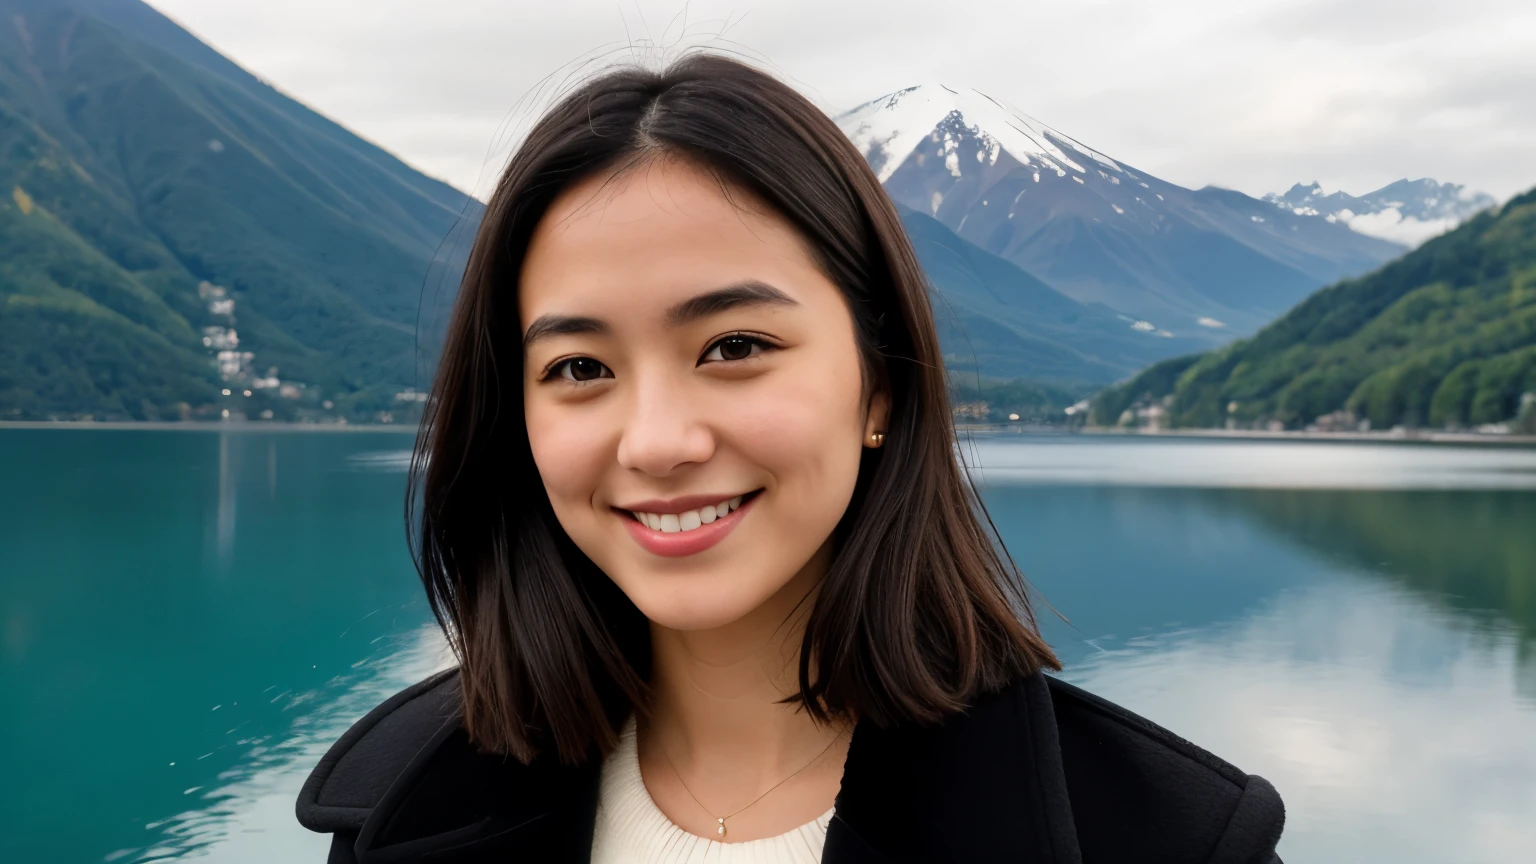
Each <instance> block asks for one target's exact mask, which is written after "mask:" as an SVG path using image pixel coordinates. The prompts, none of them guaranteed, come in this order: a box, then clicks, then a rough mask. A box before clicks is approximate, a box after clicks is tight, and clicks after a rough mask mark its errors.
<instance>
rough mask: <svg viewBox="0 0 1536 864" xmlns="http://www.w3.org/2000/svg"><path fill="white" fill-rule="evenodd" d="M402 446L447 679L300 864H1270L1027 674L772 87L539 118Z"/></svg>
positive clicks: (808, 151)
mask: <svg viewBox="0 0 1536 864" xmlns="http://www.w3.org/2000/svg"><path fill="white" fill-rule="evenodd" d="M429 406H430V407H429V410H428V414H427V417H426V419H425V421H424V422H423V424H422V431H421V434H420V437H419V439H418V443H417V450H416V460H415V463H414V471H413V478H412V480H413V483H412V488H413V490H415V492H416V493H417V494H419V499H416V500H413V502H412V504H411V507H410V508H409V509H410V512H412V513H415V514H416V516H415V520H417V521H415V523H414V524H413V528H414V530H415V532H416V533H417V540H418V544H417V546H418V564H419V567H420V570H421V573H422V576H423V579H424V581H425V583H426V587H427V592H428V595H429V597H430V599H431V602H432V606H433V609H434V610H435V612H436V614H437V617H438V621H439V622H440V624H441V625H442V628H443V631H444V633H445V634H446V635H447V638H448V641H449V643H450V644H451V646H452V648H453V650H454V652H455V654H456V656H457V659H458V661H459V662H458V665H457V667H456V668H455V669H452V670H449V671H448V672H445V673H442V674H439V675H437V676H434V677H432V678H429V679H428V680H426V681H423V682H421V683H420V684H417V685H416V686H414V687H411V688H409V689H407V690H405V691H404V692H402V693H400V694H398V695H396V696H395V697H393V698H392V699H390V700H388V701H387V702H385V703H384V704H383V705H380V706H379V707H378V708H376V709H375V710H374V711H373V712H371V713H370V714H368V716H366V717H364V718H363V719H362V720H360V721H359V722H358V723H357V724H356V725H355V726H354V727H353V728H352V729H351V730H350V731H348V732H347V733H346V734H345V735H344V736H343V737H342V738H341V739H340V740H339V741H338V742H337V743H336V744H335V745H334V746H333V747H332V749H331V751H330V752H329V753H328V754H327V755H326V756H325V758H324V759H323V760H321V762H320V764H319V765H318V766H317V767H316V768H315V770H314V773H313V775H312V776H311V777H310V779H309V781H308V783H307V784H306V785H305V787H304V790H303V793H302V794H301V796H300V799H299V802H298V815H299V819H300V821H301V822H303V824H305V825H306V826H308V827H309V828H312V829H314V830H317V831H324V832H331V833H333V834H334V840H333V843H332V851H331V857H330V860H331V861H332V862H360V864H382V862H404V861H432V862H470V861H475V862H479V861H485V862H492V861H494V862H507V864H510V862H578V861H579V862H588V861H591V862H599V864H608V862H620V861H624V862H629V861H643V862H704V861H711V862H749V861H750V862H817V861H826V862H841V864H848V862H894V861H923V862H938V861H956V862H959V861H965V862H976V861H986V862H993V861H1018V862H1079V861H1086V862H1122V861H1158V862H1196V861H1198V862H1231V864H1238V862H1245V864H1246V862H1273V861H1277V860H1278V859H1277V858H1276V857H1275V852H1274V849H1275V844H1276V842H1277V840H1278V838H1279V834H1280V830H1281V825H1282V822H1283V813H1284V811H1283V808H1282V806H1281V802H1280V799H1279V797H1278V796H1277V794H1276V793H1275V790H1274V788H1273V787H1271V786H1270V785H1269V784H1268V783H1267V782H1265V781H1264V780H1263V779H1261V778H1259V777H1255V776H1251V775H1247V774H1244V773H1243V772H1242V771H1239V770H1237V769H1236V768H1234V767H1233V766H1231V765H1229V764H1227V763H1225V762H1223V761H1221V760H1220V759H1218V758H1216V757H1215V756H1212V755H1211V754H1209V753H1207V752H1205V751H1203V750H1201V749H1199V748H1198V747H1195V746H1194V745H1192V744H1189V743H1187V742H1185V741H1183V740H1182V739H1180V738H1178V737H1176V736H1174V735H1173V734H1171V733H1169V732H1167V731H1165V730H1163V729H1161V728H1159V727H1157V726H1155V725H1153V724H1151V723H1149V722H1148V721H1146V720H1143V719H1141V718H1139V717H1137V716H1135V715H1133V714H1131V713H1129V712H1127V711H1125V710H1124V709H1122V708H1119V707H1117V706H1115V705H1112V704H1110V703H1108V702H1105V701H1103V700H1101V699H1098V698H1096V697H1094V696H1092V695H1089V694H1087V693H1085V692H1083V691H1081V690H1078V689H1076V688H1074V687H1071V686H1069V685H1067V684H1065V683H1063V682H1061V681H1059V680H1058V679H1056V678H1054V677H1049V676H1046V675H1044V674H1042V673H1043V670H1055V669H1059V668H1060V667H1059V664H1058V662H1057V660H1056V658H1055V656H1054V655H1053V654H1052V652H1051V649H1050V648H1049V647H1048V646H1047V645H1046V644H1045V642H1044V641H1043V640H1042V639H1041V637H1040V634H1039V632H1038V631H1037V629H1036V626H1035V621H1034V617H1033V615H1032V613H1031V609H1030V604H1029V600H1028V597H1027V594H1026V585H1025V583H1024V581H1023V578H1022V577H1021V576H1020V574H1019V572H1018V570H1017V569H1016V568H1015V567H1014V565H1013V563H1012V562H1011V560H1010V559H1009V557H1008V556H1007V554H1006V553H1005V552H1004V551H1003V550H1002V548H1001V546H1000V544H999V542H998V540H997V537H996V535H995V532H994V531H993V530H992V527H991V523H990V521H989V519H988V518H987V516H986V514H985V511H984V510H983V508H982V505H981V503H980V501H978V500H977V498H976V497H975V495H974V494H973V492H972V490H971V488H970V487H969V485H968V483H967V479H966V476H965V474H964V472H963V469H962V467H961V466H960V465H959V463H958V462H957V460H956V447H955V445H956V441H955V432H954V429H953V426H952V424H951V419H950V413H949V406H948V403H947V400H946V395H945V378H944V371H943V368H942V365H941V354H940V349H939V344H938V340H937V337H936V335H935V330H934V323H933V317H932V312H931V309H930V306H929V296H928V292H927V288H926V284H925V281H924V277H923V274H922V272H921V270H920V269H919V267H918V264H917V261H916V259H915V258H914V255H913V251H912V247H911V245H910V244H909V242H908V240H907V238H906V236H905V234H904V233H903V230H902V226H901V222H900V220H899V218H898V216H897V213H896V210H895V208H894V206H893V205H892V203H891V201H890V200H889V199H888V198H887V197H886V195H885V193H884V191H883V190H882V189H881V188H880V185H879V182H878V181H877V180H876V177H875V175H874V173H873V171H872V170H871V169H870V167H869V166H868V165H866V164H865V162H864V160H863V159H862V158H861V157H860V155H859V153H858V151H857V150H856V149H855V148H854V147H853V145H852V144H851V143H850V142H849V141H848V140H847V139H846V138H845V137H844V136H843V135H842V133H841V132H839V130H838V128H837V127H836V125H835V124H834V123H833V122H832V121H831V120H830V119H829V118H828V117H827V116H825V115H824V114H823V113H821V112H820V111H819V110H817V108H816V107H815V106H814V105H812V104H811V103H810V102H808V101H807V100H805V99H804V98H803V97H801V96H799V95H798V94H797V93H795V91H793V90H792V89H790V88H789V87H787V86H786V85H784V84H782V83H780V82H778V81H776V80H775V79H773V78H772V77H771V76H768V75H766V74H764V73H762V72H760V71H757V70H755V69H753V68H751V67H749V66H747V65H744V64H741V63H739V62H736V61H733V60H730V59H726V58H722V57H719V56H713V55H710V54H704V53H699V54H693V55H689V56H686V57H685V58H683V59H681V60H679V61H677V62H675V63H674V64H672V65H671V66H670V67H669V68H667V69H666V70H665V71H662V72H660V73H657V72H651V71H641V70H623V71H616V72H610V73H607V74H605V75H604V76H602V77H599V78H596V79H594V80H592V81H590V82H588V83H586V84H585V85H584V86H582V87H580V88H579V89H577V90H575V91H574V92H573V93H571V94H570V95H569V96H568V97H566V98H565V99H563V100H562V101H561V102H560V104H559V105H557V106H556V107H555V108H554V109H552V110H551V111H550V112H549V113H548V114H547V115H546V116H544V117H543V118H542V119H541V120H540V121H539V122H538V124H537V125H536V126H535V127H534V128H533V130H532V131H531V133H530V135H529V136H528V138H527V140H526V142H525V143H524V144H523V145H522V147H521V148H520V150H519V151H518V152H517V154H516V155H515V156H514V157H513V159H512V160H511V162H510V164H509V165H508V166H507V169H506V172H505V173H504V175H503V176H502V178H501V181H500V184H499V185H498V186H497V188H496V191H495V194H494V195H493V196H492V197H491V200H490V202H489V204H488V205H487V209H486V212H485V218H484V221H483V223H482V224H481V226H480V229H479V235H478V237H477V239H476V242H475V246H474V250H473V253H472V255H471V260H470V263H469V267H468V271H467V273H466V275H465V278H464V281H463V285H462V288H461V291H460V294H459V296H458V299H457V301H456V306H455V310H454V317H453V321H452V324H451V326H450V332H449V337H448V342H447V347H446V350H445V352H444V356H443V359H442V365H441V369H440V371H439V373H438V377H437V380H436V382H435V384H434V387H433V391H432V400H431V402H430V403H429Z"/></svg>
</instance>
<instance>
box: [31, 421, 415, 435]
mask: <svg viewBox="0 0 1536 864" xmlns="http://www.w3.org/2000/svg"><path fill="white" fill-rule="evenodd" d="M0 429H82V430H88V429H100V430H113V431H124V430H130V431H142V432H371V433H380V432H383V433H390V432H393V433H394V434H396V435H406V434H409V435H415V434H416V429H417V427H416V424H415V423H280V422H277V421H274V420H257V421H218V422H201V421H193V420H188V421H184V422H183V421H174V420H161V421H155V420H142V421H141V420H108V421H99V422H98V421H95V420H0Z"/></svg>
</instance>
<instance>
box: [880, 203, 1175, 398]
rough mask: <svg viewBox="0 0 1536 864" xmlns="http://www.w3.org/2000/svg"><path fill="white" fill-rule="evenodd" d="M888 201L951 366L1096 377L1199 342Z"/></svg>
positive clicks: (1083, 379)
mask: <svg viewBox="0 0 1536 864" xmlns="http://www.w3.org/2000/svg"><path fill="white" fill-rule="evenodd" d="M896 208H897V210H898V212H900V213H901V218H902V222H903V224H904V225H905V227H906V230H907V236H908V237H910V238H911V240H912V246H913V249H914V250H915V251H916V253H917V258H918V261H919V263H921V264H922V267H923V272H924V274H925V275H927V277H928V281H929V283H930V284H931V285H932V287H933V307H934V319H935V321H936V322H937V324H938V329H939V341H940V344H941V346H942V347H943V349H944V365H945V367H946V368H948V369H949V370H950V371H951V372H958V373H976V374H980V375H982V376H985V377H992V378H1031V379H1036V380H1043V381H1055V382H1060V383H1062V384H1067V385H1076V384H1089V385H1102V384H1107V383H1109V382H1111V381H1118V380H1120V379H1122V378H1124V377H1125V376H1127V375H1130V374H1132V373H1134V372H1136V371H1137V370H1140V369H1142V368H1145V367H1146V366H1147V364H1149V363H1152V362H1153V361H1155V360H1158V359H1161V358H1163V357H1167V356H1169V355H1170V354H1180V353H1185V352H1188V351H1194V350H1198V349H1199V348H1201V347H1202V345H1203V343H1202V342H1200V341H1199V340H1194V339H1188V338H1179V337H1170V336H1161V335H1158V334H1156V333H1152V332H1147V331H1145V330H1138V329H1136V327H1134V326H1133V325H1134V323H1135V322H1134V321H1132V320H1131V319H1129V318H1127V317H1126V316H1125V315H1122V314H1120V313H1117V312H1116V311H1115V310H1113V309H1110V308H1108V307H1106V306H1103V305H1100V304H1083V303H1079V302H1078V301H1076V300H1073V299H1072V298H1070V297H1068V296H1066V295H1065V294H1062V293H1061V292H1059V291H1057V290H1056V289H1054V288H1052V287H1050V286H1049V285H1046V284H1045V283H1044V282H1041V281H1040V280H1039V279H1036V278H1035V277H1033V276H1031V275H1029V274H1028V273H1026V272H1024V271H1023V270H1022V269H1020V268H1019V267H1018V265H1016V264H1013V263H1011V262H1009V261H1005V260H1003V259H1002V258H999V257H997V256H996V255H993V254H991V253H990V252H987V251H986V250H985V249H982V248H981V247H979V246H976V245H975V244H973V243H971V242H969V241H967V240H965V239H963V238H961V237H957V236H955V233H954V232H953V231H950V230H949V229H948V228H946V227H944V225H943V224H941V223H940V222H939V221H938V220H936V219H934V218H932V217H931V216H928V215H927V214H925V213H919V212H917V211H915V210H912V209H911V208H908V207H905V206H902V205H901V204H897V205H896ZM1089 389H1090V390H1091V389H1092V388H1089ZM1072 401H1076V400H1075V399H1073V400H1072Z"/></svg>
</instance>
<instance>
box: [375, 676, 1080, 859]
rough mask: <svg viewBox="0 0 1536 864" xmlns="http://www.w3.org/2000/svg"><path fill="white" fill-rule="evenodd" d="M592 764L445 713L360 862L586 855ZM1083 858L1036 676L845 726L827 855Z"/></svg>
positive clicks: (1050, 717) (389, 798)
mask: <svg viewBox="0 0 1536 864" xmlns="http://www.w3.org/2000/svg"><path fill="white" fill-rule="evenodd" d="M600 770H601V768H600V765H599V763H598V762H597V760H589V761H588V763H587V764H586V765H583V766H578V767H570V766H562V765H559V764H557V763H555V762H554V761H553V760H552V759H543V758H541V759H536V760H534V762H533V763H532V764H529V765H523V764H522V763H520V762H518V761H516V760H515V759H512V758H510V757H500V756H491V755H486V754H481V753H478V752H477V751H476V750H475V748H474V746H473V745H472V744H471V743H470V742H469V739H468V736H467V735H466V734H465V732H464V730H463V728H462V727H461V726H460V724H459V721H458V718H457V717H453V718H450V719H448V720H447V721H445V722H444V724H443V725H442V727H441V728H440V729H439V730H438V732H437V734H436V735H434V736H433V738H432V739H431V740H430V741H429V742H428V744H427V745H426V746H425V747H423V748H422V749H421V751H420V752H419V753H417V754H416V756H415V758H413V759H412V760H411V762H410V763H409V764H408V766H407V767H406V769H405V770H404V772H402V774H401V775H400V777H399V778H398V779H397V780H396V781H395V783H394V784H393V785H392V786H391V787H390V789H389V791H388V793H386V794H385V796H384V799H383V800H382V801H380V802H379V804H378V806H376V807H374V808H373V812H372V813H371V815H370V816H369V817H368V819H367V821H366V822H365V823H364V825H363V827H362V830H361V831H360V833H359V835H358V838H357V843H356V845H355V847H354V850H355V853H356V855H357V860H358V864H396V862H406V861H433V862H443V864H471V862H480V861H486V862H489V861H497V862H504V864H518V862H525V861H528V862H532V861H537V862H571V864H577V862H580V864H585V862H587V861H588V860H589V857H590V850H591V847H592V831H593V825H594V818H595V815H596V809H597V791H598V783H599V777H600ZM1080 859H1081V855H1080V854H1079V851H1078V845H1077V835H1076V831H1075V828H1074V825H1073V820H1072V813H1071V807H1070V804H1069V802H1068V799H1067V787H1066V778H1065V776H1064V774H1063V769H1062V763H1061V751H1060V747H1059V744H1058V743H1057V737H1056V724H1055V717H1054V712H1053V711H1052V708H1051V698H1050V693H1049V690H1048V688H1047V685H1046V682H1045V680H1044V678H1043V676H1041V675H1038V674H1037V675H1031V676H1027V677H1025V678H1022V679H1020V680H1019V681H1018V682H1017V683H1016V684H1014V685H1013V686H1011V687H1009V688H1006V689H1005V690H1002V691H999V692H997V693H993V694H990V695H988V696H985V697H983V698H982V699H980V700H978V701H977V702H976V704H975V705H973V706H972V707H971V708H970V709H969V710H967V711H965V712H963V713H960V714H956V715H953V716H951V717H949V718H947V719H946V720H945V721H944V722H943V723H942V724H941V725H938V726H932V727H916V726H911V727H908V726H898V727H894V728H889V729H881V728H878V727H876V726H874V725H873V724H869V723H860V724H858V725H857V726H856V727H855V728H854V734H853V740H852V741H851V742H850V744H849V749H848V759H847V762H846V763H845V765H844V769H843V780H842V787H841V791H840V792H839V793H838V796H837V801H836V807H835V813H834V816H833V819H832V823H831V825H830V826H829V827H828V830H827V842H826V847H825V851H824V852H823V855H822V861H823V862H826V864H893V862H898V861H907V860H925V861H934V860H956V861H996V862H1009V861H1018V862H1025V861H1028V862H1053V864H1079V862H1080Z"/></svg>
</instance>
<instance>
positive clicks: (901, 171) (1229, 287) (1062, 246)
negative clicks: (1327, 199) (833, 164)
mask: <svg viewBox="0 0 1536 864" xmlns="http://www.w3.org/2000/svg"><path fill="white" fill-rule="evenodd" d="M836 119H837V122H838V123H839V125H840V126H841V128H842V129H843V130H844V132H845V133H846V134H847V135H848V136H849V138H850V139H851V140H852V141H853V142H854V144H855V145H856V146H858V147H859V149H860V151H861V152H863V153H864V155H865V157H866V159H867V160H868V161H869V163H870V165H871V167H873V168H874V169H875V171H876V173H877V175H878V176H879V177H880V179H881V181H882V182H883V183H884V185H885V188H886V190H887V191H888V192H889V193H890V194H891V196H892V197H893V198H895V199H896V200H897V201H899V202H901V203H902V204H904V205H906V206H908V207H910V208H912V209H914V210H917V211H919V212H923V213H927V214H928V215H930V216H932V217H933V218H935V219H937V220H938V221H940V222H942V223H943V224H944V225H945V226H947V227H949V228H950V229H951V230H953V231H955V232H956V233H957V234H959V235H960V236H961V237H963V238H965V239H967V240H969V241H971V242H972V243H975V244H976V245H978V246H980V247H981V248H982V249H985V250H986V251H988V252H991V253H992V254H994V255H998V256H1000V257H1002V258H1004V259H1007V260H1008V261H1011V262H1013V263H1015V264H1017V265H1019V266H1020V267H1022V268H1023V269H1024V270H1025V271H1026V272H1028V273H1030V274H1032V275H1034V276H1036V277H1038V278H1040V279H1042V280H1043V281H1045V282H1046V283H1047V284H1049V285H1051V286H1052V287H1054V288H1056V289H1058V290H1060V291H1061V292H1063V293H1065V294H1067V295H1068V296H1071V297H1073V298H1074V299H1077V300H1079V301H1082V302H1085V303H1102V304H1104V305H1106V306H1109V307H1111V308H1113V309H1116V310H1119V311H1120V312H1123V313H1126V314H1128V315H1130V316H1131V318H1132V321H1133V322H1135V321H1141V322H1145V323H1144V325H1143V326H1150V327H1151V329H1152V330H1153V331H1154V332H1162V333H1168V334H1171V335H1173V336H1176V337H1179V338H1189V339H1195V340H1200V341H1204V342H1205V343H1206V344H1209V345H1215V344H1220V343H1222V342H1225V341H1227V340H1229V339H1231V338H1232V337H1233V336H1235V335H1242V334H1245V333H1249V332H1252V331H1254V330H1256V329H1258V328H1259V327H1261V326H1262V325H1264V324H1265V323H1267V322H1268V321H1270V320H1272V319H1273V318H1275V317H1276V316H1278V315H1280V314H1281V313H1283V312H1284V311H1285V310H1286V309H1288V308H1290V307H1291V306H1292V305H1294V304H1295V303H1296V302H1298V301H1300V300H1301V299H1302V298H1304V297H1305V296H1306V295H1308V294H1309V293H1311V292H1312V291H1313V290H1315V289H1316V288H1318V287H1320V286H1322V285H1325V284H1327V283H1329V282H1332V281H1334V280H1336V279H1338V278H1340V277H1343V276H1347V275H1353V274H1357V273H1362V272H1366V271H1369V270H1371V269H1374V268H1375V267H1377V266H1379V265H1380V264H1382V263H1383V262H1385V261H1387V260H1389V259H1391V258H1393V257H1396V256H1397V255H1398V254H1401V252H1402V251H1403V247H1402V246H1400V245H1397V244H1395V243H1389V242H1387V241H1384V240H1380V239H1378V238H1375V237H1370V236H1366V235H1363V234H1360V233H1358V232H1354V231H1350V230H1348V228H1346V227H1345V226H1343V225H1339V224H1334V223H1330V222H1327V221H1326V220H1321V219H1312V218H1304V217H1302V216H1299V215H1296V214H1294V213H1289V212H1285V211H1281V210H1280V209H1279V208H1276V207H1275V206H1273V205H1271V204H1267V203H1265V202H1263V201H1260V200H1258V199H1255V198H1250V197H1249V196H1247V195H1244V194H1242V193H1240V192H1235V191H1231V190H1225V189H1218V188H1215V187H1207V188H1205V189H1201V190H1189V189H1185V188H1183V187H1181V186H1178V185H1176V184H1173V183H1168V182H1166V181H1163V180H1160V179H1158V178H1156V177H1154V176H1152V175H1150V174H1148V173H1146V172H1144V171H1140V170H1138V169H1135V168H1133V167H1131V166H1130V165H1128V164H1126V163H1124V162H1121V161H1119V160H1116V159H1113V158H1111V157H1109V156H1108V155H1106V154H1104V153H1101V152H1099V151H1097V150H1094V149H1093V148H1091V147H1089V146H1087V145H1085V144H1082V143H1081V142H1078V141H1077V140H1075V139H1073V138H1071V137H1070V136H1067V135H1064V134H1062V133H1060V132H1057V131H1056V130H1054V129H1051V128H1050V127H1048V126H1046V125H1045V124H1043V123H1040V122H1039V121H1037V120H1035V119H1033V118H1031V117H1029V116H1028V115H1025V114H1023V113H1022V112H1019V111H1017V110H1016V109H1013V108H1011V107H1009V106H1007V105H1004V104H1003V103H1001V102H999V101H997V100H996V99H994V98H992V97H990V96H987V95H986V94H984V93H981V92H980V91H977V90H973V89H958V88H951V87H948V86H946V85H943V84H939V83H925V84H922V85H919V86H915V87H909V88H907V89H904V90H900V91H897V92H895V93H891V94H888V95H886V96H882V97H880V98H878V99H873V100H870V101H869V102H866V103H864V104H862V105H859V106H858V107H856V108H853V109H851V110H849V111H846V112H844V113H842V114H839V115H838V116H837V118H836Z"/></svg>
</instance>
